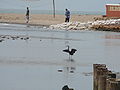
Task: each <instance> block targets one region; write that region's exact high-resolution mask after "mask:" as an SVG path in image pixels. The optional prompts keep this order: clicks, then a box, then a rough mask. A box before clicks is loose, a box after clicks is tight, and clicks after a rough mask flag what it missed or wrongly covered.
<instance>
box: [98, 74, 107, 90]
mask: <svg viewBox="0 0 120 90" xmlns="http://www.w3.org/2000/svg"><path fill="white" fill-rule="evenodd" d="M98 90H106V76H105V75H101V76H99V79H98Z"/></svg>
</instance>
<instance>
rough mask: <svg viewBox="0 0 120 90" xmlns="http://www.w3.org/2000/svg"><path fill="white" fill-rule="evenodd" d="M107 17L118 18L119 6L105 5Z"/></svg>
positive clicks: (119, 15) (119, 14) (119, 13)
mask: <svg viewBox="0 0 120 90" xmlns="http://www.w3.org/2000/svg"><path fill="white" fill-rule="evenodd" d="M106 16H107V17H120V4H107V5H106Z"/></svg>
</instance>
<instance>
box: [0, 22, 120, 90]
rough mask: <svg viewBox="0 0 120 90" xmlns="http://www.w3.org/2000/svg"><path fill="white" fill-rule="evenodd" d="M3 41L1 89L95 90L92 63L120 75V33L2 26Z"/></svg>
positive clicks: (0, 71)
mask: <svg viewBox="0 0 120 90" xmlns="http://www.w3.org/2000/svg"><path fill="white" fill-rule="evenodd" d="M14 37H18V38H14ZM27 37H29V38H28V39H26V38H27ZM1 40H2V41H1ZM0 41H1V42H0V90H61V88H62V87H63V86H64V85H65V84H67V85H68V86H69V87H70V88H74V89H75V90H92V64H94V63H103V64H107V66H108V68H109V69H110V70H112V71H115V72H120V69H119V68H120V61H119V59H120V55H119V53H120V33H115V32H100V31H66V30H49V29H43V28H41V27H35V26H30V27H28V26H26V25H15V24H12V25H10V24H0ZM67 45H69V46H70V48H75V49H77V52H76V53H75V54H74V55H73V56H72V60H70V59H69V55H68V54H67V53H65V52H63V51H62V50H64V49H67V47H66V46H67Z"/></svg>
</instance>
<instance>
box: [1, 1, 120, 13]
mask: <svg viewBox="0 0 120 90" xmlns="http://www.w3.org/2000/svg"><path fill="white" fill-rule="evenodd" d="M52 1H53V0H38V1H36V0H30V2H29V0H0V8H6V9H24V8H26V6H29V7H30V8H31V9H39V10H51V9H52ZM55 3H56V10H64V9H65V8H68V9H70V10H71V11H105V4H112V3H113V4H116V3H120V0H55Z"/></svg>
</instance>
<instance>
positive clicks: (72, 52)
mask: <svg viewBox="0 0 120 90" xmlns="http://www.w3.org/2000/svg"><path fill="white" fill-rule="evenodd" d="M67 47H68V48H67V49H65V50H63V52H67V53H69V58H70V55H71V57H72V55H73V54H74V53H75V52H76V51H77V50H76V49H71V50H70V49H69V45H68V46H67Z"/></svg>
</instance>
